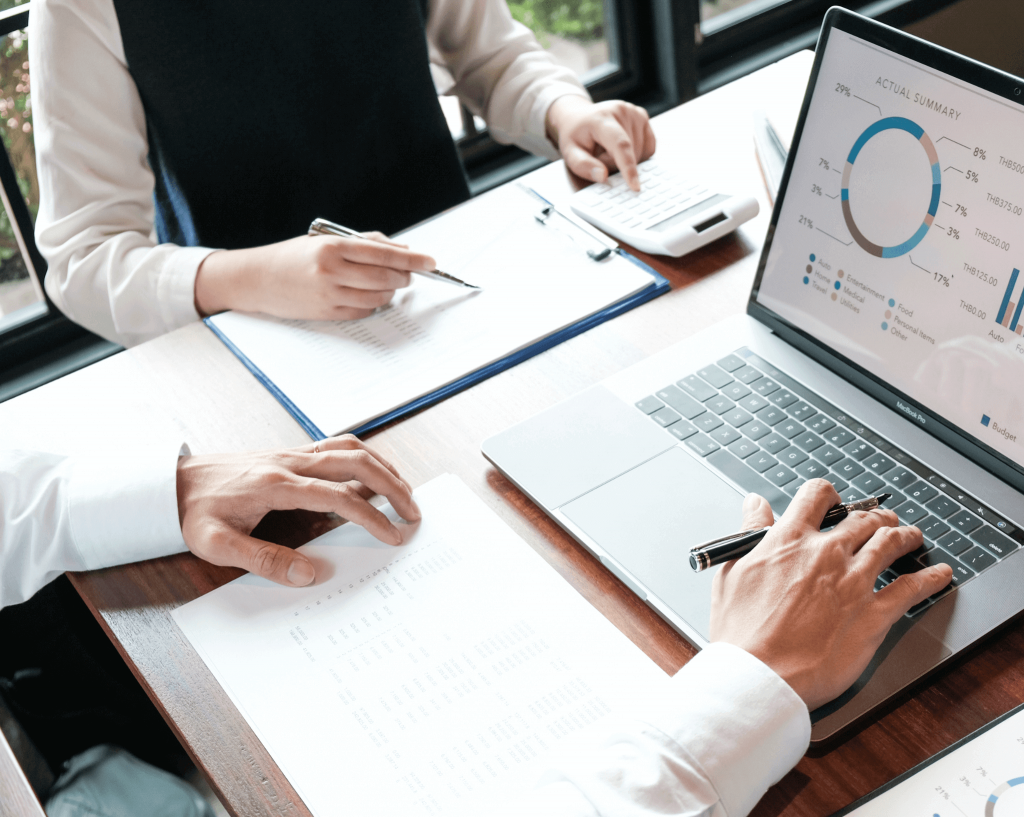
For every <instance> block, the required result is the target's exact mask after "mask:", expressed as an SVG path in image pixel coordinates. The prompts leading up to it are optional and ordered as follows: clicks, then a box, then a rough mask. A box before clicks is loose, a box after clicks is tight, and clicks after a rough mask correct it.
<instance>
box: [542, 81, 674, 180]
mask: <svg viewBox="0 0 1024 817" xmlns="http://www.w3.org/2000/svg"><path fill="white" fill-rule="evenodd" d="M547 132H548V138H549V139H551V141H552V142H554V143H555V144H556V145H558V150H559V151H560V152H561V154H562V158H563V159H565V164H566V166H567V167H568V168H569V170H571V171H572V172H573V173H575V174H576V175H577V176H580V177H581V178H584V179H590V180H591V181H595V182H603V181H605V180H606V179H607V178H608V172H609V170H615V169H618V170H620V171H621V172H622V175H623V176H624V177H625V178H626V183H627V184H628V185H629V186H630V188H632V189H633V190H636V191H639V190H640V175H639V173H638V171H637V168H636V166H637V163H638V162H642V161H644V160H645V159H649V158H651V156H653V155H654V148H655V139H654V131H653V130H651V123H650V119H649V118H648V116H647V111H645V110H644V109H643V108H639V107H637V106H636V105H631V104H630V103H629V102H622V101H618V100H616V101H613V102H599V103H597V104H595V103H593V102H591V101H589V100H587V99H584V98H583V97H581V96H561V97H559V98H558V99H556V100H555V101H554V102H552V103H551V107H549V108H548V113H547Z"/></svg>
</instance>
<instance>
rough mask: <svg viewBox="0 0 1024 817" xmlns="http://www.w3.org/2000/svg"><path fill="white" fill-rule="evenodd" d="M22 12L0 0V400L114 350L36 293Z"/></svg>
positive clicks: (34, 188) (42, 267)
mask: <svg viewBox="0 0 1024 817" xmlns="http://www.w3.org/2000/svg"><path fill="white" fill-rule="evenodd" d="M28 15H29V10H28V6H27V5H25V4H24V0H0V142H2V144H3V148H4V150H3V153H2V154H0V201H2V205H3V207H2V208H0V400H6V399H8V398H10V397H13V396H15V395H17V394H20V393H21V392H24V391H27V390H28V389H31V388H34V387H35V386H37V385H40V384H41V383H45V382H47V381H48V380H52V379H54V378H56V377H60V376H61V375H63V374H67V373H68V372H71V371H74V370H75V369H77V368H80V367H81V366H85V365H88V364H89V363H92V362H93V361H95V360H99V359H100V358H102V357H106V356H107V355H109V354H112V353H113V352H115V351H117V349H118V347H117V346H115V345H114V344H112V343H108V342H107V341H105V340H102V339H100V338H97V337H96V336H95V335H92V334H90V333H89V332H86V331H85V330H84V329H82V328H81V327H79V326H76V325H75V324H73V323H71V321H69V320H68V319H67V318H65V317H64V316H63V315H61V314H60V312H58V311H57V309H56V308H55V307H54V306H53V305H52V304H51V303H50V302H49V301H48V300H47V298H46V295H45V293H44V291H43V275H44V274H45V272H46V262H45V261H44V260H43V258H42V256H41V255H40V254H39V251H38V249H37V248H36V245H35V239H34V237H33V225H34V223H35V216H36V212H37V211H38V209H39V181H38V177H37V175H36V161H35V146H34V143H33V132H32V88H31V79H30V73H29V61H28V36H27V30H26V27H27V25H28Z"/></svg>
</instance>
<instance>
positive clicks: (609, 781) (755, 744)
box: [498, 644, 811, 817]
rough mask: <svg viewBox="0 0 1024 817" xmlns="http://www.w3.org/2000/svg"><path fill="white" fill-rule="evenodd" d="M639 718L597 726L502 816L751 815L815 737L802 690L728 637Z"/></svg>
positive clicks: (645, 705)
mask: <svg viewBox="0 0 1024 817" xmlns="http://www.w3.org/2000/svg"><path fill="white" fill-rule="evenodd" d="M642 709H643V710H644V714H642V715H641V717H639V718H637V719H635V720H632V721H624V722H621V723H619V724H617V725H614V726H611V727H609V726H604V727H602V728H601V729H600V731H590V732H589V733H588V734H587V735H586V736H584V737H581V738H580V739H579V740H578V741H577V742H575V743H574V744H573V745H572V746H571V747H567V748H566V749H565V750H564V751H562V752H560V753H559V759H558V760H557V762H556V763H555V764H554V766H553V768H552V769H551V771H549V772H548V773H547V774H545V775H544V776H543V777H542V779H541V780H540V782H539V784H538V785H537V787H536V788H535V789H534V790H533V791H531V792H530V793H529V794H528V795H527V796H526V797H524V798H523V799H520V800H516V801H514V802H511V803H507V804H502V806H501V808H499V810H498V813H499V814H502V815H513V814H520V815H521V814H530V815H531V816H532V817H533V816H536V817H541V816H542V815H543V817H549V816H550V817H554V815H558V816H559V817H597V816H598V815H601V816H602V817H649V816H650V815H662V817H664V815H676V816H677V817H745V815H746V814H748V813H749V812H750V810H751V809H752V808H753V807H754V806H755V805H756V803H757V801H758V800H760V799H761V797H762V796H763V795H764V793H765V792H766V791H767V790H768V788H769V787H770V786H771V785H773V784H775V783H777V782H778V781H779V780H781V779H782V777H783V776H784V775H785V774H786V773H787V772H788V771H789V770H790V769H792V768H793V766H795V765H796V764H797V762H798V761H799V760H800V758H801V757H803V754H804V752H805V751H806V750H807V745H808V743H809V741H810V736H811V722H810V716H809V714H808V712H807V707H806V705H805V704H804V702H803V701H802V700H801V699H800V697H799V696H797V694H796V693H795V692H794V691H793V690H792V688H791V687H790V686H789V685H788V684H786V682H785V681H783V680H782V679H781V678H780V677H779V676H778V675H776V674H775V673H774V672H773V671H772V670H771V669H769V668H768V667H767V666H765V665H764V664H763V663H761V662H760V661H758V660H757V659H756V658H754V657H753V656H751V655H750V654H749V653H747V652H745V651H743V650H741V649H740V648H739V647H734V646H732V645H730V644H712V645H710V646H709V647H708V648H706V649H705V650H703V651H702V652H701V653H700V654H698V655H697V657H695V658H694V659H693V660H692V661H690V663H688V664H687V665H686V666H685V667H683V669H681V670H680V671H679V673H678V674H676V676H675V677H674V678H673V679H672V681H671V682H670V683H669V684H667V685H666V687H665V691H664V693H663V694H662V695H661V696H660V697H659V698H658V699H657V700H649V701H645V702H644V703H643V705H642Z"/></svg>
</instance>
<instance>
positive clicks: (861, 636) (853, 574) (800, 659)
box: [711, 479, 952, 709]
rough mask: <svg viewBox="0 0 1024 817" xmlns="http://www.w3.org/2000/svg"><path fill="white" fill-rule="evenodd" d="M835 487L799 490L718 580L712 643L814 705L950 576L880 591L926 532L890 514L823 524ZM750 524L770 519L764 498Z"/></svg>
mask: <svg viewBox="0 0 1024 817" xmlns="http://www.w3.org/2000/svg"><path fill="white" fill-rule="evenodd" d="M839 501H840V500H839V495H838V494H837V493H836V490H835V488H833V487H832V485H831V483H829V482H826V481H825V480H822V479H815V480H811V481H810V482H808V483H807V484H805V485H804V486H802V487H801V488H800V490H799V491H798V492H797V495H796V497H795V498H794V499H793V503H792V504H791V505H790V506H789V510H787V511H786V513H785V515H784V516H783V517H782V519H780V520H779V522H778V524H776V525H775V526H774V527H772V529H771V531H770V532H769V533H768V535H767V536H765V538H764V539H763V540H762V541H761V543H760V544H759V545H758V546H757V547H756V548H755V549H754V550H753V551H752V552H751V553H748V554H747V555H746V556H744V557H743V558H742V559H737V560H736V561H733V562H729V563H728V564H726V565H724V566H723V567H722V570H721V571H719V573H718V575H716V576H715V581H714V588H713V592H712V601H711V640H712V641H725V642H728V643H730V644H734V645H736V646H737V647H742V648H743V649H744V650H746V651H747V652H749V653H750V654H751V655H753V656H754V657H755V658H758V659H760V660H761V661H763V662H764V663H765V664H767V665H768V666H769V667H771V668H772V669H773V670H775V672H777V673H778V674H779V675H780V676H781V677H782V678H783V680H785V681H786V682H787V683H788V684H789V685H790V686H791V687H792V688H793V689H794V690H795V691H796V693H797V694H798V695H799V696H800V697H801V698H803V699H804V702H805V703H806V704H807V706H808V708H809V709H815V708H817V707H819V706H821V705H822V704H824V703H827V702H828V701H831V700H833V699H834V698H836V697H838V696H839V695H840V694H842V693H843V692H845V691H846V690H847V689H849V687H850V686H851V685H852V684H853V682H854V681H856V680H857V678H858V677H859V676H860V674H861V673H862V672H863V671H864V669H865V668H866V667H867V665H868V662H869V661H870V660H871V656H873V655H874V653H875V651H876V650H877V649H878V647H879V645H881V643H882V640H883V639H884V638H885V635H886V633H888V632H889V628H890V627H891V626H892V625H893V624H894V623H895V622H896V621H898V620H899V619H900V617H901V616H902V615H903V614H904V613H905V612H906V611H907V610H908V609H910V608H911V607H912V606H913V605H915V604H917V603H918V602H919V601H923V600H924V599H926V598H928V597H929V596H930V595H932V594H933V593H937V592H938V591H939V590H941V589H942V588H943V587H945V586H946V585H947V584H949V581H950V579H951V578H952V571H951V570H950V568H949V566H948V565H936V566H934V567H929V568H925V569H923V570H921V571H919V572H917V573H914V574H911V575H908V576H901V577H900V578H898V579H897V580H896V581H894V582H893V583H892V584H890V585H889V586H887V587H884V588H882V589H881V590H879V591H878V592H877V593H876V592H874V584H875V579H876V578H877V576H878V574H879V573H881V572H882V571H883V570H885V569H886V568H887V567H888V566H889V565H890V564H892V562H893V561H895V560H896V559H898V558H899V557H900V556H902V555H904V554H906V553H910V552H911V551H913V550H916V549H917V548H918V547H920V546H921V541H922V537H921V531H920V530H918V529H917V528H914V527H897V525H898V524H899V521H898V520H897V518H896V514H895V513H894V512H893V511H888V510H881V509H879V510H874V511H867V512H863V511H861V512H857V513H854V514H851V515H850V516H848V517H847V518H846V519H844V520H843V521H842V522H841V523H840V524H838V525H837V526H836V527H835V528H833V529H832V530H830V531H827V532H822V531H820V530H819V529H818V526H819V525H820V524H821V520H822V518H823V517H824V516H825V512H826V511H827V510H828V509H829V508H831V507H832V506H833V505H835V504H837V503H838V502H839ZM743 524H744V529H745V530H750V529H755V528H762V527H765V526H766V525H771V524H772V511H771V507H769V505H768V503H767V502H766V501H765V500H764V499H762V498H761V497H759V496H756V495H754V494H751V495H750V496H748V497H747V498H746V501H744V503H743Z"/></svg>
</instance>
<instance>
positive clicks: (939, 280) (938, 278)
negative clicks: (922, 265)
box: [932, 272, 949, 287]
mask: <svg viewBox="0 0 1024 817" xmlns="http://www.w3.org/2000/svg"><path fill="white" fill-rule="evenodd" d="M932 274H933V275H934V276H935V283H936V284H942V285H943V286H944V287H948V286H949V278H948V277H947V276H945V275H941V274H939V273H937V272H935V273H932Z"/></svg>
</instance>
